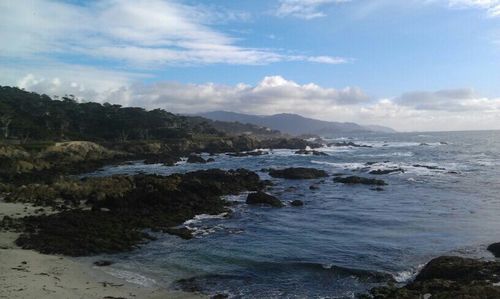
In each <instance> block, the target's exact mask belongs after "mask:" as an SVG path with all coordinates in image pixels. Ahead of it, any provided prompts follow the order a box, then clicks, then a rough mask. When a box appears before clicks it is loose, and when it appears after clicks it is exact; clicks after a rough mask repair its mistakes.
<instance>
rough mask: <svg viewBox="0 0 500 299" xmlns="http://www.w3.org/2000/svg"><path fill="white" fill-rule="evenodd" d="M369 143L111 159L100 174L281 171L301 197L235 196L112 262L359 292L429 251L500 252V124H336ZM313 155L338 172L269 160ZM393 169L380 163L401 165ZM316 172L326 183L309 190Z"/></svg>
mask: <svg viewBox="0 0 500 299" xmlns="http://www.w3.org/2000/svg"><path fill="white" fill-rule="evenodd" d="M328 141H329V142H342V141H352V142H354V143H356V144H361V145H367V146H370V147H335V146H332V147H327V146H325V147H323V148H320V149H318V150H319V151H322V152H325V153H327V154H328V156H306V155H296V154H294V152H295V151H293V150H285V149H284V150H273V151H270V154H269V155H263V156H250V157H229V156H227V155H225V154H221V155H217V156H215V157H213V158H214V159H215V162H213V163H208V164H187V163H182V162H181V163H179V164H178V165H176V166H172V167H167V166H163V165H160V164H154V165H144V164H142V163H140V162H137V163H134V164H131V165H121V166H110V167H105V168H103V169H101V170H99V171H97V172H95V173H92V174H90V175H96V176H103V175H104V176H107V175H112V174H135V173H140V172H142V173H156V174H171V173H176V172H181V173H182V172H188V171H193V170H199V169H208V168H221V169H236V168H247V169H250V170H253V171H256V172H258V174H259V175H260V176H261V178H262V179H271V180H272V181H273V183H274V186H273V187H272V188H271V189H270V190H268V192H269V193H271V194H273V195H275V196H277V197H278V198H280V199H281V200H282V201H283V202H285V203H288V202H289V201H291V200H294V199H300V200H302V201H303V202H304V203H305V205H304V206H303V207H292V206H290V205H288V204H287V206H286V207H284V208H281V209H276V208H269V207H259V206H248V205H246V204H245V203H244V202H245V199H246V194H241V195H239V196H231V197H229V198H228V199H229V200H231V201H235V202H236V203H235V205H233V206H232V207H231V208H232V210H233V213H232V214H231V217H225V216H224V215H217V216H208V215H200V216H197V217H196V218H195V219H192V220H190V221H188V222H186V223H185V224H184V225H185V226H186V227H189V228H191V229H192V230H193V231H194V232H195V236H196V237H195V238H194V239H191V240H182V239H180V238H178V237H176V236H171V235H166V234H158V233H157V234H155V236H156V237H157V238H158V239H157V240H156V241H153V242H150V243H148V244H146V245H144V246H142V247H141V248H140V249H138V250H135V251H133V252H128V253H123V254H118V255H111V256H107V257H106V258H107V259H112V260H113V261H115V262H116V263H115V264H114V265H113V266H112V267H110V268H108V269H107V270H106V271H108V272H109V273H111V274H113V275H115V276H119V277H121V278H126V279H128V280H130V281H132V282H135V283H141V284H145V285H148V284H159V285H162V286H164V287H168V288H174V289H186V290H197V291H201V292H204V293H206V294H227V295H229V297H230V298H354V297H355V295H356V294H357V293H362V292H366V291H367V290H369V289H370V288H372V287H374V286H378V285H381V284H384V283H386V282H387V281H388V280H390V279H395V280H396V281H397V282H398V283H402V284H403V283H405V282H406V281H408V280H410V279H412V277H414V275H415V274H416V273H417V272H418V270H419V269H420V268H421V267H422V266H423V265H424V264H425V263H426V262H428V261H429V260H430V259H431V258H433V257H437V256H440V255H460V256H469V257H475V258H484V259H491V258H492V256H491V255H490V254H488V253H487V252H486V250H485V248H486V246H487V245H488V244H490V243H493V242H499V241H500V231H499V230H498V227H499V225H500V132H499V131H484V132H440V133H398V134H380V135H378V134H377V135H374V134H370V135H356V136H353V137H347V136H338V137H335V138H331V139H328ZM285 167H313V168H318V169H323V170H325V171H327V172H328V173H329V174H330V175H331V177H329V178H325V179H316V180H298V181H292V180H284V179H273V178H271V177H269V176H268V175H267V173H265V172H262V171H261V169H263V168H285ZM399 168H401V169H402V170H403V171H402V172H401V171H400V172H394V173H390V174H385V175H372V174H369V172H370V171H373V170H385V169H399ZM339 174H344V175H358V176H367V177H376V178H379V179H383V180H385V181H386V182H387V183H388V185H387V186H384V187H383V189H384V190H383V191H376V190H373V187H370V186H364V185H356V186H349V185H343V184H339V183H334V182H333V179H332V178H333V176H334V175H339ZM313 184H316V185H317V186H318V188H317V189H314V188H313V190H311V189H310V188H309V187H310V186H311V185H313Z"/></svg>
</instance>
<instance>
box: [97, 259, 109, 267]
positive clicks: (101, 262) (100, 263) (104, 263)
mask: <svg viewBox="0 0 500 299" xmlns="http://www.w3.org/2000/svg"><path fill="white" fill-rule="evenodd" d="M112 264H113V262H112V261H107V260H99V261H95V262H94V265H95V266H97V267H106V266H111V265H112Z"/></svg>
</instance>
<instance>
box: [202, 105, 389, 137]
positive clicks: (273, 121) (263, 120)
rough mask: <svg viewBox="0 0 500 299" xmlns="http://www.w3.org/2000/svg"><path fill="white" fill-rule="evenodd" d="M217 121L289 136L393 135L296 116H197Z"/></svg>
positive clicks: (378, 129)
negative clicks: (238, 123)
mask: <svg viewBox="0 0 500 299" xmlns="http://www.w3.org/2000/svg"><path fill="white" fill-rule="evenodd" d="M199 115H200V116H202V117H205V118H209V119H212V120H217V121H226V122H240V123H249V124H254V125H258V126H264V127H268V128H271V129H273V130H279V131H281V132H283V133H287V134H291V135H295V136H298V135H305V134H316V135H321V136H325V135H326V136H328V135H333V134H339V133H341V134H343V133H363V132H379V133H380V132H384V133H394V132H396V131H394V130H393V129H391V128H387V127H382V126H361V125H358V124H356V123H350V122H345V123H341V122H330V121H322V120H317V119H312V118H307V117H303V116H300V115H298V114H287V113H282V114H275V115H270V116H260V115H249V114H241V113H235V112H227V111H214V112H207V113H202V114H199Z"/></svg>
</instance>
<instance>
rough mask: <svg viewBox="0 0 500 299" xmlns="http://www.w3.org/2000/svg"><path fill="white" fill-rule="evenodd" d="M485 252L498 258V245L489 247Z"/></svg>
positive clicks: (499, 253)
mask: <svg viewBox="0 0 500 299" xmlns="http://www.w3.org/2000/svg"><path fill="white" fill-rule="evenodd" d="M487 250H488V251H489V252H491V253H493V255H494V256H495V257H500V243H493V244H491V245H489V246H488V248H487Z"/></svg>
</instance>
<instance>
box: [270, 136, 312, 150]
mask: <svg viewBox="0 0 500 299" xmlns="http://www.w3.org/2000/svg"><path fill="white" fill-rule="evenodd" d="M321 146H322V145H321V144H320V143H314V142H309V141H306V140H304V139H300V138H275V139H267V140H262V141H261V142H260V148H269V149H283V148H286V149H297V150H298V149H305V148H307V147H309V148H319V147H321Z"/></svg>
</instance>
